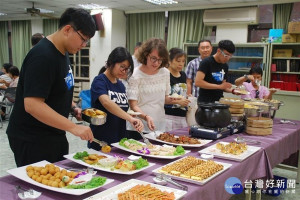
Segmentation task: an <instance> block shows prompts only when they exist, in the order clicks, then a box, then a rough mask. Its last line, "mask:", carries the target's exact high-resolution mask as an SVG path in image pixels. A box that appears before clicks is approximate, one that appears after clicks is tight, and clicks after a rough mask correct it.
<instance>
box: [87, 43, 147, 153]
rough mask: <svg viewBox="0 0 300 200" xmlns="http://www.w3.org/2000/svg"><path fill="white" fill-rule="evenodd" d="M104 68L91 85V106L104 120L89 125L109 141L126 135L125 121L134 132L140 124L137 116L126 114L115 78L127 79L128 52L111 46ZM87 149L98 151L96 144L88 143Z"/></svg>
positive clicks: (122, 91) (130, 64)
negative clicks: (100, 112)
mask: <svg viewBox="0 0 300 200" xmlns="http://www.w3.org/2000/svg"><path fill="white" fill-rule="evenodd" d="M105 68H106V70H105V71H104V72H103V73H101V74H100V75H98V76H96V77H95V79H94V80H93V83H92V86H91V104H92V107H93V108H96V109H99V110H102V111H104V112H106V113H107V118H106V123H105V124H103V125H101V126H95V125H92V124H91V125H90V127H91V129H92V131H93V134H94V137H95V138H97V139H98V140H101V141H102V140H103V141H105V142H107V143H109V144H111V143H115V142H119V141H120V140H121V139H122V138H124V137H126V120H127V121H129V122H130V124H131V125H132V126H133V127H134V128H135V129H136V130H138V131H142V130H143V128H144V125H143V123H142V121H141V120H140V119H137V118H134V117H132V116H131V115H129V114H128V113H127V110H128V108H129V105H128V100H127V95H126V91H125V87H124V85H123V83H122V82H121V81H120V80H119V79H120V78H121V77H124V76H125V74H126V75H128V78H129V77H130V76H131V75H132V72H133V62H132V58H131V55H130V53H129V52H128V51H127V49H126V48H124V47H117V48H115V49H114V50H113V51H112V52H111V53H110V54H109V56H108V59H107V61H106V65H105ZM88 147H89V148H93V149H95V150H100V148H101V147H100V146H99V144H97V143H90V142H89V143H88Z"/></svg>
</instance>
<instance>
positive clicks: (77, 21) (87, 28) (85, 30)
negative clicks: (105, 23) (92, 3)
mask: <svg viewBox="0 0 300 200" xmlns="http://www.w3.org/2000/svg"><path fill="white" fill-rule="evenodd" d="M66 25H71V26H72V27H73V28H74V29H76V31H81V33H82V34H83V35H85V36H87V37H89V38H92V37H93V36H94V35H95V32H96V25H95V21H94V19H93V17H92V16H91V15H90V13H89V12H88V11H86V10H84V9H82V8H67V9H66V10H65V12H64V13H63V14H62V15H61V17H60V19H59V26H58V28H59V29H62V28H63V27H64V26H66Z"/></svg>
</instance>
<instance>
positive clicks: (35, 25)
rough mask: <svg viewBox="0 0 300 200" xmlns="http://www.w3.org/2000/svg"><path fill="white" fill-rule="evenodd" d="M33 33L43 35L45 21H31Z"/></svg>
mask: <svg viewBox="0 0 300 200" xmlns="http://www.w3.org/2000/svg"><path fill="white" fill-rule="evenodd" d="M31 33H32V35H33V34H35V33H43V19H32V20H31Z"/></svg>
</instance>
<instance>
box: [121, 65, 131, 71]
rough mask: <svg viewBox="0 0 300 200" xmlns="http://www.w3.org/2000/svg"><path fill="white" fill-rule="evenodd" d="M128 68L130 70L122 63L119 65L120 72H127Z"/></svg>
mask: <svg viewBox="0 0 300 200" xmlns="http://www.w3.org/2000/svg"><path fill="white" fill-rule="evenodd" d="M129 70H130V67H125V66H123V65H120V71H121V72H125V73H128V71H129Z"/></svg>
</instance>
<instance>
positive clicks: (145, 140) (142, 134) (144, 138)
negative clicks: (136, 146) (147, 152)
mask: <svg viewBox="0 0 300 200" xmlns="http://www.w3.org/2000/svg"><path fill="white" fill-rule="evenodd" d="M138 132H139V134H140V135H141V136H142V138H143V140H144V142H145V143H146V145H147V146H149V145H152V143H151V142H150V141H149V140H148V139H147V138H146V137H145V136H144V133H143V132H142V131H138Z"/></svg>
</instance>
